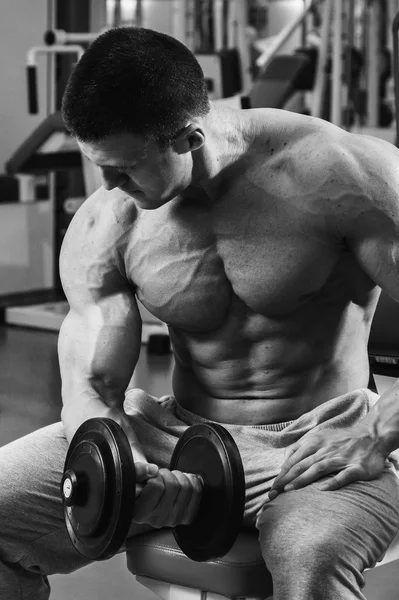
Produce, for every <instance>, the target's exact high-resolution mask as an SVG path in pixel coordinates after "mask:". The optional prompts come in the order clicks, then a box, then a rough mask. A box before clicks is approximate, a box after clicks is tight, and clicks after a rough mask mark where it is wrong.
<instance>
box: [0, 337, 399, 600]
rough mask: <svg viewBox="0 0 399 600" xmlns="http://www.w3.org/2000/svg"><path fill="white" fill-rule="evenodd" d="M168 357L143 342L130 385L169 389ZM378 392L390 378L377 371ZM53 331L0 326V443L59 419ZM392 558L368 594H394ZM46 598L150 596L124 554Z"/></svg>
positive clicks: (66, 580)
mask: <svg viewBox="0 0 399 600" xmlns="http://www.w3.org/2000/svg"><path fill="white" fill-rule="evenodd" d="M172 368H173V357H172V355H171V354H168V355H163V356H156V355H149V354H148V353H147V351H146V347H145V346H143V349H142V352H141V354H140V358H139V362H138V365H137V368H136V370H135V374H134V377H133V379H132V381H131V386H132V387H139V388H142V389H145V390H146V391H148V392H149V393H150V394H153V395H155V396H162V395H164V394H169V393H171V390H172V384H171V375H172ZM376 380H377V387H378V390H379V392H380V393H382V392H383V391H384V389H386V388H387V387H389V386H390V385H391V383H392V381H393V380H390V379H388V378H384V377H377V378H376ZM60 389H61V385H60V376H59V367H58V358H57V334H56V333H53V332H47V331H37V330H33V329H24V328H17V327H1V326H0V446H3V445H5V444H7V443H8V442H11V441H12V440H14V439H17V438H19V437H22V436H23V435H26V434H28V433H30V432H32V431H34V430H36V429H39V428H40V427H44V426H45V425H49V424H51V423H54V422H56V421H58V420H59V418H60V411H61V397H60ZM397 569H398V566H397V562H396V561H395V562H393V563H390V564H388V565H384V566H382V567H379V568H377V569H373V570H372V571H368V572H366V574H365V578H366V582H367V585H366V590H365V594H366V596H367V599H368V600H394V599H397ZM50 582H51V586H52V594H51V600H70V599H72V598H73V600H109V599H110V598H115V599H116V600H133V598H134V600H155V599H156V598H157V596H155V595H154V594H153V593H152V592H150V591H149V590H147V589H146V588H144V587H143V586H141V585H139V584H138V583H137V582H136V580H135V578H134V576H133V575H132V574H131V573H129V571H128V570H127V568H126V558H125V555H124V554H119V555H117V556H115V557H114V558H113V559H111V560H109V561H106V562H100V563H94V564H92V565H90V566H88V567H86V568H84V569H81V570H80V571H77V572H76V573H73V574H71V575H55V576H52V577H51V578H50Z"/></svg>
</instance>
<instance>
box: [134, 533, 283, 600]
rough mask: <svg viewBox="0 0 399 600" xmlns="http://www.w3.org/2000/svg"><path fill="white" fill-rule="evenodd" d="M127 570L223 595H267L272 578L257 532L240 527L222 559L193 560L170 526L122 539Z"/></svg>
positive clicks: (270, 589) (271, 590)
mask: <svg viewBox="0 0 399 600" xmlns="http://www.w3.org/2000/svg"><path fill="white" fill-rule="evenodd" d="M126 557H127V567H128V569H129V571H130V572H131V573H134V574H135V575H138V576H142V577H149V578H151V579H157V580H160V581H167V582H168V583H171V584H174V585H178V586H182V587H185V588H193V589H196V590H204V591H206V592H210V593H215V594H220V595H222V596H225V597H226V598H232V599H236V598H267V597H269V596H271V595H272V593H273V585H272V578H271V575H270V573H269V571H268V570H267V569H266V567H265V563H264V560H263V558H262V555H261V553H260V547H259V542H258V532H257V531H256V530H255V529H242V530H241V532H240V534H239V536H238V538H237V540H236V542H235V544H234V546H233V548H232V549H231V550H230V552H228V553H227V554H226V555H225V556H223V557H222V558H218V559H216V560H211V561H207V562H195V561H192V560H191V559H189V558H187V556H185V554H183V552H182V551H181V550H180V548H179V547H178V545H177V544H176V541H175V538H174V536H173V533H172V530H171V529H159V530H157V531H154V532H150V533H145V534H142V535H139V536H135V537H133V538H129V539H128V540H126Z"/></svg>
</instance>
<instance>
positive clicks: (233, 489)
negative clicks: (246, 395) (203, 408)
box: [170, 423, 245, 561]
mask: <svg viewBox="0 0 399 600" xmlns="http://www.w3.org/2000/svg"><path fill="white" fill-rule="evenodd" d="M174 469H176V470H178V471H183V472H185V473H196V474H197V475H201V477H202V479H203V480H204V489H203V492H202V498H201V503H200V507H199V511H198V514H197V516H196V518H195V519H194V521H193V522H192V523H190V525H178V526H177V527H174V529H173V534H174V536H175V539H176V542H177V543H178V545H179V546H180V548H181V550H182V551H183V552H184V553H185V554H186V555H187V556H188V557H189V558H191V559H192V560H196V561H206V560H212V559H215V558H219V557H221V556H224V555H225V554H227V552H228V551H229V550H230V549H231V547H232V546H233V544H234V542H235V540H236V538H237V535H238V532H239V530H240V528H241V526H242V520H243V515H244V506H245V479H244V469H243V466H242V462H241V457H240V453H239V450H238V448H237V446H236V444H235V442H234V440H233V438H232V437H231V435H230V433H229V432H228V431H227V430H226V429H225V428H224V427H222V425H219V424H218V423H196V424H195V425H192V426H191V427H189V428H188V429H187V430H186V431H185V433H184V434H183V435H182V436H181V438H180V439H179V441H178V443H177V445H176V448H175V450H174V452H173V456H172V460H171V464H170V470H171V471H172V470H174Z"/></svg>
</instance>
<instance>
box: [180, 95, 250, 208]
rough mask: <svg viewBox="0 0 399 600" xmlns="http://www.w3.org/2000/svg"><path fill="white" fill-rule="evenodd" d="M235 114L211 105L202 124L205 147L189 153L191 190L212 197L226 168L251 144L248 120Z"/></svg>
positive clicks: (226, 173)
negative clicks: (196, 189)
mask: <svg viewBox="0 0 399 600" xmlns="http://www.w3.org/2000/svg"><path fill="white" fill-rule="evenodd" d="M243 114H244V113H242V112H241V111H239V110H233V109H227V108H224V107H219V106H215V105H214V104H212V108H211V111H210V113H209V114H208V115H207V116H206V118H205V119H204V121H203V127H204V133H205V144H204V146H203V147H201V148H200V149H199V150H198V151H196V152H194V153H193V161H194V165H193V185H192V186H190V187H192V188H193V189H195V188H202V189H203V190H204V191H205V193H206V194H207V195H208V196H210V197H212V196H213V195H214V194H215V191H216V190H217V188H219V186H220V184H221V183H222V182H223V180H224V179H225V177H227V176H228V171H230V169H229V167H231V166H232V165H234V164H236V163H237V161H239V160H240V158H241V157H242V156H243V155H244V154H245V153H246V151H247V150H248V146H249V144H250V143H251V141H252V140H251V139H250V137H251V136H250V135H248V130H249V128H248V124H247V121H248V119H247V118H245V117H244V116H243Z"/></svg>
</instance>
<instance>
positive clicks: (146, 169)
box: [78, 133, 192, 210]
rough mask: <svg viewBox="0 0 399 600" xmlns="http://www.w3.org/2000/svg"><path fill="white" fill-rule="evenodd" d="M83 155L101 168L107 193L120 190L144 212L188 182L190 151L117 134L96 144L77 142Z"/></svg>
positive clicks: (190, 163)
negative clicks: (160, 145)
mask: <svg viewBox="0 0 399 600" xmlns="http://www.w3.org/2000/svg"><path fill="white" fill-rule="evenodd" d="M78 144H79V147H80V149H81V151H82V152H83V154H84V155H85V156H86V157H87V158H88V159H89V160H91V161H92V162H93V163H94V164H95V165H98V167H100V171H101V178H102V182H103V186H104V188H105V189H106V190H113V189H114V188H119V189H120V190H122V191H123V192H124V193H125V194H127V195H128V196H131V197H132V198H133V199H134V200H135V202H136V204H137V206H138V207H140V208H142V209H145V210H153V209H156V208H159V207H160V206H162V205H163V204H166V202H169V200H172V199H173V198H175V197H176V196H177V195H178V194H180V193H182V192H183V191H184V190H185V189H186V188H187V187H188V186H189V185H190V183H191V171H192V158H191V154H190V152H187V153H183V154H181V153H177V152H176V151H175V150H174V149H173V147H171V148H168V149H167V150H165V151H161V150H160V148H159V146H158V144H156V143H155V142H154V141H147V142H145V140H144V138H142V137H141V136H138V135H134V134H132V133H120V134H117V135H112V136H109V137H108V138H105V139H103V140H101V141H98V142H78Z"/></svg>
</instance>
